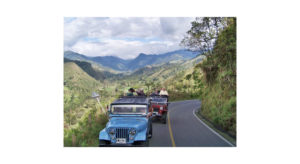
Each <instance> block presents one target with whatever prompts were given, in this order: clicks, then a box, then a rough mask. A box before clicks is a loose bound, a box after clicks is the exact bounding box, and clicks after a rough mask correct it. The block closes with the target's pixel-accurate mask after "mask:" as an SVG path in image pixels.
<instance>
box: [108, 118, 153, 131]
mask: <svg viewBox="0 0 300 164" xmlns="http://www.w3.org/2000/svg"><path fill="white" fill-rule="evenodd" d="M147 126H148V119H147V118H145V117H111V118H110V121H109V122H108V123H107V125H106V128H135V129H137V130H138V131H140V130H144V129H145V128H147Z"/></svg>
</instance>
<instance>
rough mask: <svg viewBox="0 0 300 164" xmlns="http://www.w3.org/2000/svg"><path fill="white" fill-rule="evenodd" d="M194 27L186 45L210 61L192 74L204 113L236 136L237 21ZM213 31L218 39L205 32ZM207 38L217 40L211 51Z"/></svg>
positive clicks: (202, 23) (217, 20) (218, 20)
mask: <svg viewBox="0 0 300 164" xmlns="http://www.w3.org/2000/svg"><path fill="white" fill-rule="evenodd" d="M192 24H193V26H192V28H191V30H190V31H189V32H188V34H189V36H188V37H187V38H185V40H183V42H185V43H186V45H187V46H189V47H192V48H199V49H203V50H206V59H205V60H204V61H203V62H201V63H199V64H197V65H196V66H195V68H194V71H193V73H192V74H191V76H192V78H193V80H194V82H195V84H196V85H195V86H196V87H197V88H198V90H199V93H198V94H199V98H200V99H201V101H202V106H201V113H200V114H201V115H203V116H204V117H205V118H206V119H208V120H209V121H211V122H212V123H213V124H215V125H216V126H218V127H220V128H221V129H224V130H225V131H227V132H228V133H229V134H230V135H232V136H234V137H235V136H236V19H235V18H204V19H202V21H195V22H193V23H192ZM215 24H217V26H214V25H215ZM210 30H211V31H213V34H215V36H214V37H211V38H210V36H213V35H210V34H205V33H203V31H206V32H207V31H210ZM214 30H215V31H214ZM203 39H204V40H205V39H206V40H209V42H211V41H214V40H215V44H214V46H213V47H211V48H210V47H209V46H210V45H209V44H207V43H206V42H205V41H204V40H203Z"/></svg>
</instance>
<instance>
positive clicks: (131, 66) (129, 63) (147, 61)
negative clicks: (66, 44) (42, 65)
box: [64, 49, 200, 71]
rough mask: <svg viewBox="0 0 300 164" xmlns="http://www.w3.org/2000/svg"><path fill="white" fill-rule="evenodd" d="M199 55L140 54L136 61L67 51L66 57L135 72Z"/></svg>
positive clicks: (193, 53) (179, 52)
mask: <svg viewBox="0 0 300 164" xmlns="http://www.w3.org/2000/svg"><path fill="white" fill-rule="evenodd" d="M198 54H200V52H193V51H189V50H185V49H183V50H177V51H172V52H167V53H163V54H144V53H140V54H139V55H138V56H137V57H136V58H134V59H127V60H125V59H121V58H119V57H115V56H98V57H88V56H85V55H82V54H79V53H76V52H72V51H65V52H64V57H65V58H67V59H71V60H79V61H86V62H90V63H96V64H99V65H101V66H104V67H107V68H111V69H113V70H116V71H134V70H137V69H139V68H143V67H145V66H147V65H154V64H156V65H157V64H163V63H167V62H171V61H177V60H183V61H184V60H189V59H192V58H194V57H196V56H197V55H198Z"/></svg>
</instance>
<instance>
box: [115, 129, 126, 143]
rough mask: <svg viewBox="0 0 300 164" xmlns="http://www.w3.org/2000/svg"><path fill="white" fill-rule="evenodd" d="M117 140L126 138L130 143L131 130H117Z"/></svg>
mask: <svg viewBox="0 0 300 164" xmlns="http://www.w3.org/2000/svg"><path fill="white" fill-rule="evenodd" d="M116 138H126V141H128V139H129V129H128V128H117V129H116Z"/></svg>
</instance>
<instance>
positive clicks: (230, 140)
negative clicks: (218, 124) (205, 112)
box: [193, 109, 236, 147]
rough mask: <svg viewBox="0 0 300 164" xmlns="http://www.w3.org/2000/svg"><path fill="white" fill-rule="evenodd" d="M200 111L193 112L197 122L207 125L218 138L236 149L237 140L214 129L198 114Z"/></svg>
mask: <svg viewBox="0 0 300 164" xmlns="http://www.w3.org/2000/svg"><path fill="white" fill-rule="evenodd" d="M197 111H198V110H196V109H194V110H193V115H194V116H195V117H196V118H197V120H198V121H199V122H200V123H202V124H203V125H205V126H206V127H207V128H208V129H209V130H210V131H212V132H213V133H215V134H216V135H217V136H218V137H220V138H221V139H222V140H224V141H225V142H226V143H228V144H229V145H230V146H232V147H236V140H235V139H234V138H232V137H231V136H229V135H228V134H226V133H224V132H222V131H220V130H218V129H217V128H215V127H214V125H213V124H211V123H210V122H208V121H207V120H205V119H204V118H203V117H202V116H201V115H200V114H199V113H198V112H197Z"/></svg>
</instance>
